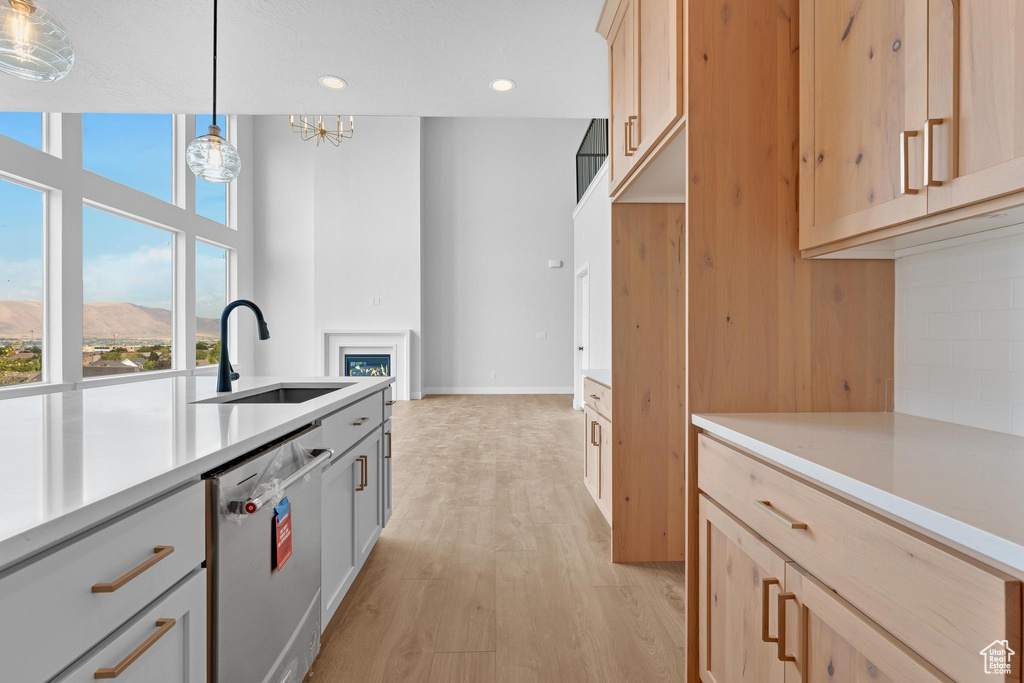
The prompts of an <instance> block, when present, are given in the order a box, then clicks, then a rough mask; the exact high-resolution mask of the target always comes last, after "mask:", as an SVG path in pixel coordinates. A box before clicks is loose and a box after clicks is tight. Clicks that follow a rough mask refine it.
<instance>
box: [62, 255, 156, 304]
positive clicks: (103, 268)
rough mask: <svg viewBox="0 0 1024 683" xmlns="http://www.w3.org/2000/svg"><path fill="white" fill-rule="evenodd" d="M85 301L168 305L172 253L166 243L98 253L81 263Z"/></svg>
mask: <svg viewBox="0 0 1024 683" xmlns="http://www.w3.org/2000/svg"><path fill="white" fill-rule="evenodd" d="M82 282H83V284H84V294H85V301H124V302H128V303H132V304H138V305H139V306H149V307H152V308H164V309H167V310H170V309H171V296H172V295H171V288H172V286H173V285H172V283H173V282H174V278H173V256H172V252H171V247H170V245H159V246H142V247H139V248H138V249H137V250H135V251H134V252H123V253H120V254H102V255H100V256H96V257H93V258H89V259H86V260H85V262H84V263H83V264H82Z"/></svg>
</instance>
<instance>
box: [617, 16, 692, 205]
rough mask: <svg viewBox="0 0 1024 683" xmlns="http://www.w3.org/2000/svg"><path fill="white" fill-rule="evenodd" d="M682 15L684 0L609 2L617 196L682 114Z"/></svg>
mask: <svg viewBox="0 0 1024 683" xmlns="http://www.w3.org/2000/svg"><path fill="white" fill-rule="evenodd" d="M683 16H684V14H683V3H682V0H609V2H607V3H606V4H605V8H604V11H603V12H602V15H601V23H600V25H599V26H598V31H599V32H601V33H602V34H603V35H604V36H605V38H607V40H608V61H609V68H608V73H609V80H610V82H609V92H610V93H611V107H610V109H611V121H610V130H609V137H610V140H609V143H610V147H609V149H610V155H611V172H610V173H611V178H610V183H609V187H610V192H611V194H612V195H614V194H616V193H617V192H618V191H619V190H620V189H621V188H622V187H623V183H624V181H625V180H626V178H627V177H629V176H630V173H631V172H632V171H633V169H634V168H635V167H636V166H637V165H638V164H639V162H640V161H642V160H643V159H644V158H645V157H646V156H647V155H648V154H649V153H650V152H651V151H652V150H653V149H654V147H655V146H656V145H657V143H658V142H659V141H660V140H661V139H662V138H663V137H664V136H665V134H666V133H668V132H669V131H670V130H671V129H672V127H673V125H674V124H675V123H676V122H677V121H678V120H679V119H680V118H681V117H682V116H683V110H684V105H683V100H684V88H683V81H682V65H683V60H682V49H683Z"/></svg>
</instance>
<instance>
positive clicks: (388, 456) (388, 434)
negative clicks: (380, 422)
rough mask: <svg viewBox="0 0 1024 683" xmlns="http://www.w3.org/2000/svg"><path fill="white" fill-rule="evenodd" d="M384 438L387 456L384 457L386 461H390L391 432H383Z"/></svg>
mask: <svg viewBox="0 0 1024 683" xmlns="http://www.w3.org/2000/svg"><path fill="white" fill-rule="evenodd" d="M384 436H386V437H388V454H387V455H385V456H384V457H385V458H387V459H388V460H390V459H391V432H384Z"/></svg>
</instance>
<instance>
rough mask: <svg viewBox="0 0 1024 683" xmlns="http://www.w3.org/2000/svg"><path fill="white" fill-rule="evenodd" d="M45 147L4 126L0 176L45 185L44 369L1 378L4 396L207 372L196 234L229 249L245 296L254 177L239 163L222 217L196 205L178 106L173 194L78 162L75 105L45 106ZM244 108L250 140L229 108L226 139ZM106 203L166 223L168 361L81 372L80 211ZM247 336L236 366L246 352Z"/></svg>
mask: <svg viewBox="0 0 1024 683" xmlns="http://www.w3.org/2000/svg"><path fill="white" fill-rule="evenodd" d="M41 116H42V118H43V139H42V149H35V148H33V147H29V146H28V145H25V144H23V143H20V142H18V141H17V140H14V139H12V138H7V137H4V136H0V177H2V178H3V179H4V180H9V181H11V182H15V183H16V184H19V185H24V186H26V187H29V188H31V189H35V190H39V191H41V192H43V193H44V207H43V375H42V378H41V381H39V382H33V383H32V384H30V385H25V384H17V385H11V386H7V387H0V401H2V399H6V398H13V397H17V396H26V395H39V394H46V393H53V392H57V391H66V390H71V389H84V388H91V387H98V386H107V385H111V384H121V383H128V382H138V381H147V380H151V379H160V378H166V377H177V376H188V375H205V374H210V373H211V372H215V371H216V366H215V365H211V366H203V367H201V368H198V369H197V367H196V363H195V318H196V305H195V302H196V299H195V295H196V273H195V268H196V241H197V240H198V241H202V242H205V243H208V244H212V245H214V246H217V247H220V248H223V249H226V250H227V252H228V254H227V270H228V273H227V296H228V299H229V300H231V299H235V298H238V297H239V296H244V295H246V294H247V293H248V291H249V290H250V289H251V287H252V282H251V279H252V273H251V271H252V261H253V258H252V253H253V238H252V230H251V227H252V226H251V215H250V214H251V208H250V210H248V211H244V220H245V223H244V224H243V223H242V222H241V221H240V220H239V219H240V212H239V208H240V194H241V195H242V196H244V197H251V189H250V188H251V187H252V181H251V172H250V177H246V176H245V174H244V173H243V176H241V177H240V178H239V179H238V180H235V181H234V182H232V183H229V184H228V188H227V215H226V219H227V225H224V224H221V223H217V222H215V221H212V220H210V219H208V218H205V217H203V216H201V215H199V214H198V213H197V212H196V191H195V185H196V179H195V176H194V175H193V174H192V173H191V171H190V170H189V168H188V164H187V162H186V159H185V148H186V145H187V144H188V142H189V141H190V140H191V139H192V138H191V136H189V134H188V133H189V132H190V131H193V130H195V116H194V115H185V114H174V115H173V121H174V126H173V130H174V135H173V145H174V150H173V154H172V159H173V164H174V168H173V175H172V201H171V202H165V201H163V200H161V199H159V198H157V197H154V196H152V195H149V194H147V193H145V192H142V191H140V190H136V189H134V188H131V187H129V186H127V185H122V184H121V183H118V182H116V181H114V180H111V179H109V178H106V177H104V176H101V175H98V174H96V173H93V172H91V171H87V170H85V168H84V166H83V163H82V155H83V148H82V144H83V134H82V117H81V115H80V114H56V113H43V114H41ZM240 118H245V119H246V121H245V123H246V124H248V127H247V128H246V131H247V135H246V138H244V139H246V141H251V121H250V120H249V117H237V116H233V115H232V116H228V117H227V122H228V126H227V128H228V130H227V131H226V132H227V133H228V135H229V137H228V140H229V141H231V143H232V144H234V145H235V146H236V148H239V150H240V153H242V154H243V155H244V156H245V157H249V158H251V154H249V153H248V152H249V149H248V147H247V146H246V145H242V146H240V145H239V142H240V141H239V139H238V138H239V128H240V125H239V119H240ZM86 206H88V207H92V208H95V209H98V210H100V211H105V212H108V213H112V214H114V215H117V216H121V217H124V218H127V219H129V220H132V221H136V222H138V223H142V224H144V225H149V226H152V227H155V228H159V229H162V230H166V231H169V232H171V233H172V236H173V241H172V245H173V246H172V251H173V266H172V272H173V284H172V288H173V289H172V292H173V293H172V297H173V310H172V321H173V323H172V328H173V332H172V335H173V339H172V349H173V367H172V369H170V370H151V371H149V372H140V373H130V374H125V375H111V376H106V377H95V378H90V379H84V378H83V376H82V348H81V347H82V341H83V340H82V337H83V334H82V332H83V330H82V315H83V313H82V304H83V300H84V291H83V290H84V288H83V280H82V268H83V263H82V238H83V230H82V212H83V210H84V207H86ZM238 338H239V335H238V334H237V332H236V331H235V330H232V334H231V338H230V340H229V344H228V348H229V349H231V352H232V357H233V358H239V349H238V348H237V347H238V346H239V344H238ZM251 349H252V347H251V346H249V345H246V347H245V349H244V351H245V352H246V353H247V354H248V355H243V356H242V357H241V358H239V360H238V362H235V361H233V364H234V365H235V366H236V367H239V368H241V367H243V366H244V365H246V361H247V360H249V356H251V353H252V352H251Z"/></svg>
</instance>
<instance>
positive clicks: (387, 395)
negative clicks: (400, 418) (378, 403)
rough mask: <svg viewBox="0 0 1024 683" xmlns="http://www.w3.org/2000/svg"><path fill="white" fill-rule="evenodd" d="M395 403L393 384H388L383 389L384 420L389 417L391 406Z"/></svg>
mask: <svg viewBox="0 0 1024 683" xmlns="http://www.w3.org/2000/svg"><path fill="white" fill-rule="evenodd" d="M393 405H395V385H394V384H389V385H388V388H387V389H385V390H384V421H385V422H387V421H388V420H390V419H391V406H393Z"/></svg>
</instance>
